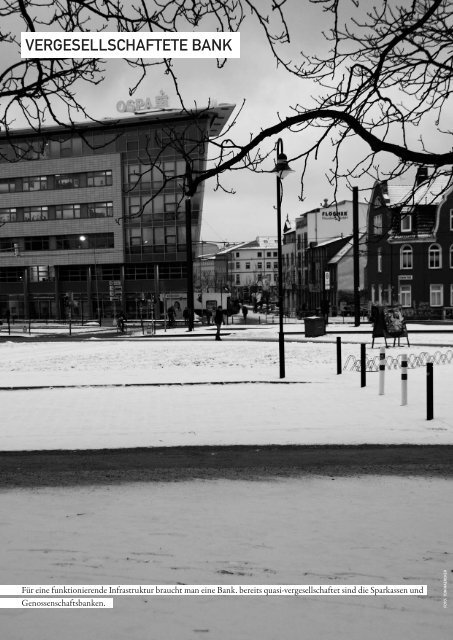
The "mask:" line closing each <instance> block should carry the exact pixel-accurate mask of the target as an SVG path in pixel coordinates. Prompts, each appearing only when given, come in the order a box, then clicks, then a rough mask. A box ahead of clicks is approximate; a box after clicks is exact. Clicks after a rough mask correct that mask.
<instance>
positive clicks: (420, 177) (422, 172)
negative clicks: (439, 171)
mask: <svg viewBox="0 0 453 640" xmlns="http://www.w3.org/2000/svg"><path fill="white" fill-rule="evenodd" d="M428 178H429V175H428V167H419V168H418V169H417V174H416V176H415V184H416V185H417V186H418V185H419V184H421V183H422V182H425V180H428Z"/></svg>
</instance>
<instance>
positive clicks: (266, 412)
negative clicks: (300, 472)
mask: <svg viewBox="0 0 453 640" xmlns="http://www.w3.org/2000/svg"><path fill="white" fill-rule="evenodd" d="M427 350H428V351H431V352H432V353H435V352H436V351H437V352H444V353H447V352H448V351H451V349H450V348H449V347H448V346H447V347H445V348H438V347H433V348H432V349H429V348H426V347H421V346H414V347H411V348H410V349H408V348H407V347H406V348H403V347H401V348H396V349H389V350H388V354H389V355H392V356H394V357H395V356H396V355H397V354H399V353H401V352H403V351H406V352H408V353H409V354H414V355H416V354H420V353H421V352H422V351H427ZM359 353H360V350H359V346H358V345H357V344H352V345H344V347H343V362H345V361H346V359H347V357H348V355H354V356H355V357H359ZM368 353H369V354H370V355H372V356H374V357H377V356H378V354H379V348H375V349H373V350H371V349H369V350H368ZM286 372H287V377H286V378H285V381H284V382H282V383H280V381H279V379H278V347H277V344H276V343H274V342H258V341H250V342H247V341H241V342H231V341H230V342H227V341H223V342H221V343H216V342H214V341H209V342H197V341H185V342H178V341H175V340H173V341H172V340H162V341H152V340H151V341H150V340H145V341H124V342H110V341H109V342H102V341H87V342H76V343H74V342H71V343H61V342H56V343H52V342H49V343H12V342H8V343H3V344H2V345H1V346H0V387H3V388H5V387H10V386H11V387H23V386H30V387H33V386H46V385H55V386H60V385H72V386H73V387H75V388H66V389H65V388H53V389H33V390H15V391H9V390H2V391H0V396H1V403H2V430H1V444H0V449H1V450H4V451H10V450H29V449H84V448H115V447H140V446H177V445H192V446H196V445H206V444H212V445H221V444H360V443H370V444H385V443H388V444H390V443H398V444H404V443H413V444H447V443H448V444H451V443H453V411H452V409H453V404H452V401H451V387H452V382H453V362H450V363H448V364H439V365H435V371H434V388H435V393H434V399H435V401H434V420H432V421H427V420H426V391H425V387H426V372H425V367H418V368H415V369H410V370H409V394H408V396H409V402H408V405H407V406H404V407H402V406H401V391H400V385H401V382H400V371H399V370H397V369H390V370H387V371H386V384H385V395H384V396H379V395H378V373H368V375H367V386H366V387H365V388H363V389H361V388H360V379H359V378H360V375H359V373H357V372H356V371H347V372H344V373H343V374H342V375H340V376H338V375H337V374H336V351H335V344H325V343H321V344H318V343H316V342H304V343H301V342H289V343H288V344H287V345H286ZM223 382H229V383H230V384H222V383H223ZM211 383H218V384H211ZM144 384H145V385H146V384H149V385H151V386H148V387H147V386H140V385H144ZM84 385H98V386H95V387H86V386H84ZM106 385H107V386H106ZM108 385H139V386H120V387H115V386H114V387H112V386H108Z"/></svg>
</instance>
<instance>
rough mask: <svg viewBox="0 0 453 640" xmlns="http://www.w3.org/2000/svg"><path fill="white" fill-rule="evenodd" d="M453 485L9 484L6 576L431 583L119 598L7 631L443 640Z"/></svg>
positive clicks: (20, 580)
mask: <svg viewBox="0 0 453 640" xmlns="http://www.w3.org/2000/svg"><path fill="white" fill-rule="evenodd" d="M451 489H452V483H451V481H446V480H441V479H429V478H386V477H379V478H377V477H370V476H368V477H363V478H360V479H359V480H358V479H356V478H335V479H333V478H329V477H327V478H325V477H324V478H319V477H318V478H317V477H305V478H300V479H290V480H286V479H285V480H279V481H275V480H274V481H271V482H242V481H230V482H228V481H209V482H203V481H193V482H183V483H147V484H128V485H121V486H111V487H88V488H86V487H83V488H74V489H67V488H66V489H64V490H63V489H39V490H25V491H8V492H2V493H1V494H0V496H1V500H2V507H3V509H2V512H3V515H2V523H1V525H2V539H3V545H2V547H1V549H0V559H1V566H2V582H3V583H4V584H109V585H113V586H114V585H118V584H143V585H145V584H148V585H149V584H167V585H174V584H178V583H179V584H182V583H185V584H199V585H202V584H222V585H230V584H244V585H254V584H261V585H262V584H267V585H272V584H295V585H297V584H299V585H300V584H312V585H316V584H332V585H344V584H351V585H352V584H400V585H404V584H426V585H427V587H428V595H427V596H309V597H308V596H307V597H303V596H301V597H295V596H275V597H265V596H242V597H241V596H166V597H164V596H133V597H128V596H118V597H115V599H114V608H113V609H107V610H104V611H99V610H97V611H96V610H90V611H87V610H84V611H82V610H78V611H68V610H66V611H57V610H55V609H54V610H47V611H43V610H40V611H36V610H30V609H28V610H24V609H22V610H17V609H16V610H13V609H3V610H2V637H4V638H5V639H7V640H25V639H26V638H33V640H60V639H61V638H64V639H65V640H79V638H97V639H98V640H125V639H126V638H127V639H128V640H142V639H143V638H150V639H152V640H154V639H156V640H157V639H158V640H160V639H164V638H171V640H190V639H191V638H200V637H202V638H213V639H215V640H231V639H235V640H293V639H295V638H303V639H305V638H319V639H320V640H330V639H331V638H335V639H338V640H363V639H364V638H367V640H381V639H382V638H388V639H389V640H401V639H403V638H408V639H410V640H426V639H427V638H432V639H433V640H447V639H449V638H451V629H452V625H453V619H452V613H451V608H447V609H445V608H443V600H442V589H443V571H444V570H445V569H447V570H448V573H449V575H451V573H450V569H451V559H452V549H451V531H452V529H453V510H452V509H451V508H450V507H451ZM421 505H422V508H420V506H421Z"/></svg>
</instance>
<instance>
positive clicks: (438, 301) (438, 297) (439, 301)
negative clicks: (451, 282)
mask: <svg viewBox="0 0 453 640" xmlns="http://www.w3.org/2000/svg"><path fill="white" fill-rule="evenodd" d="M429 304H430V306H431V307H442V306H443V304H444V287H443V285H442V284H430V285H429Z"/></svg>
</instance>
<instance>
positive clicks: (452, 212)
mask: <svg viewBox="0 0 453 640" xmlns="http://www.w3.org/2000/svg"><path fill="white" fill-rule="evenodd" d="M450 231H453V209H450Z"/></svg>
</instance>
